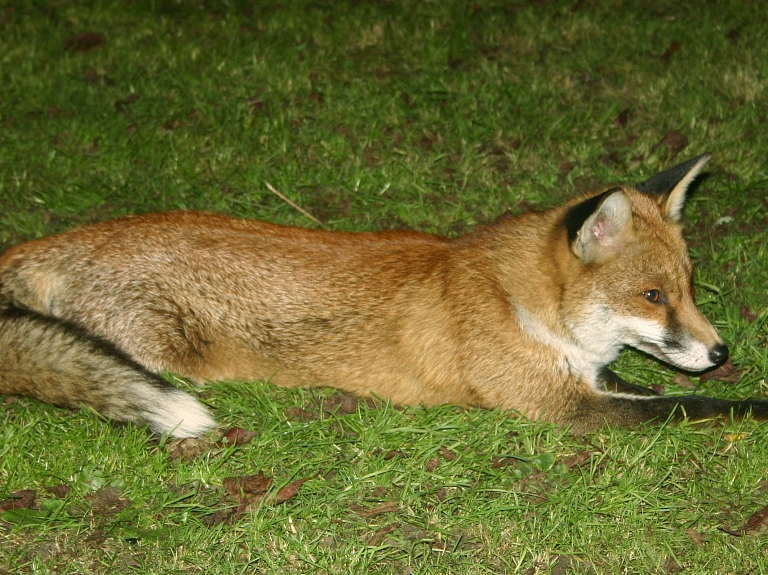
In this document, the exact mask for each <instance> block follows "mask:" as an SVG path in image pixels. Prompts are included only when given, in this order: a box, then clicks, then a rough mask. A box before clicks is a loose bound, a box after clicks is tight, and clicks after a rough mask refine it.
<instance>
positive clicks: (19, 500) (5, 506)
mask: <svg viewBox="0 0 768 575" xmlns="http://www.w3.org/2000/svg"><path fill="white" fill-rule="evenodd" d="M36 497H37V491H35V490H34V489H22V490H21V491H16V492H15V493H11V496H10V497H9V498H8V499H3V500H2V501H0V511H9V510H10V509H32V508H33V507H34V505H35V498H36Z"/></svg>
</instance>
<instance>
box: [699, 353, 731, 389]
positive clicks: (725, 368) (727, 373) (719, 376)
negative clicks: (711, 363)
mask: <svg viewBox="0 0 768 575" xmlns="http://www.w3.org/2000/svg"><path fill="white" fill-rule="evenodd" d="M710 379H714V380H715V381H725V382H727V383H737V382H738V381H739V379H740V375H739V372H738V370H737V369H736V368H735V367H734V365H733V362H732V361H731V358H730V357H729V358H728V359H727V360H726V362H725V363H724V364H723V365H721V366H720V367H718V368H717V369H713V370H711V371H707V372H704V373H702V374H701V375H700V376H699V383H704V382H705V381H709V380H710Z"/></svg>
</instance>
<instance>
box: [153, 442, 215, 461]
mask: <svg viewBox="0 0 768 575" xmlns="http://www.w3.org/2000/svg"><path fill="white" fill-rule="evenodd" d="M213 447H214V442H213V440H212V439H211V438H209V437H207V436H203V437H200V438H194V437H191V438H187V439H170V440H168V441H167V442H166V444H165V450H166V451H167V452H168V457H169V458H170V460H171V461H184V462H187V461H192V460H194V459H197V458H198V457H200V456H201V455H203V454H204V453H208V452H209V451H210V450H211V449H212V448H213Z"/></svg>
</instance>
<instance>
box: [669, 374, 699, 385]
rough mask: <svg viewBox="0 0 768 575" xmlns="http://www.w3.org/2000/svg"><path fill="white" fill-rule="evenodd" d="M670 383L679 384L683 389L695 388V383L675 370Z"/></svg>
mask: <svg viewBox="0 0 768 575" xmlns="http://www.w3.org/2000/svg"><path fill="white" fill-rule="evenodd" d="M672 383H674V384H675V385H679V386H680V387H682V388H683V389H696V384H695V383H694V382H693V380H692V379H691V378H690V377H688V376H687V375H685V374H684V373H680V372H677V373H676V374H675V375H673V376H672Z"/></svg>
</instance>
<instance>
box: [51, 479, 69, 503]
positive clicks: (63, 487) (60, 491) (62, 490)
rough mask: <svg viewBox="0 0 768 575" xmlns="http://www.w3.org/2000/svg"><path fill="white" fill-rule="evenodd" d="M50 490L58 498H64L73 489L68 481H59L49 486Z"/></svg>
mask: <svg viewBox="0 0 768 575" xmlns="http://www.w3.org/2000/svg"><path fill="white" fill-rule="evenodd" d="M48 491H49V492H51V493H52V494H53V495H54V497H56V498H57V499H64V498H65V497H66V496H67V495H69V492H70V491H72V489H71V488H70V487H69V485H67V484H66V483H59V484H58V485H54V486H53V487H49V488H48Z"/></svg>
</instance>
